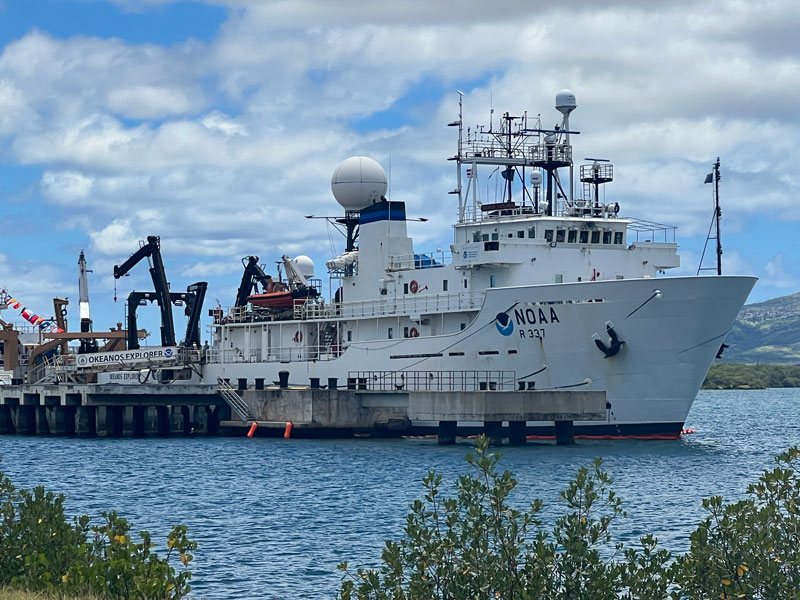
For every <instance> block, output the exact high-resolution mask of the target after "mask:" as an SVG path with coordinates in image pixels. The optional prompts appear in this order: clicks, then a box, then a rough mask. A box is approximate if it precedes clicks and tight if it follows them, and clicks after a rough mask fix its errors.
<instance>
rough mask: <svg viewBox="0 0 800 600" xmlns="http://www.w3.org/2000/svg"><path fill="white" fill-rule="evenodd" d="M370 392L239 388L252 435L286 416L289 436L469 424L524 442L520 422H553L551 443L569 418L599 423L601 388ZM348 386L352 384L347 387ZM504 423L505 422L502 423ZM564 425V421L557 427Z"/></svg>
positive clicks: (444, 438) (443, 434)
mask: <svg viewBox="0 0 800 600" xmlns="http://www.w3.org/2000/svg"><path fill="white" fill-rule="evenodd" d="M488 387H489V386H487V389H486V390H479V391H461V392H450V391H437V390H424V391H422V390H420V391H416V390H414V391H403V390H393V391H385V390H384V391H373V390H365V389H358V385H357V384H356V385H355V386H350V387H349V389H320V388H312V387H308V388H280V387H271V388H268V389H264V390H259V389H248V390H243V391H241V392H240V394H241V397H242V399H243V400H244V402H245V403H246V404H247V406H248V408H249V410H250V413H251V414H252V415H254V416H255V419H254V420H255V422H257V423H258V425H259V429H258V432H259V433H264V432H267V434H270V433H269V432H272V433H271V434H272V435H281V434H282V433H283V431H284V428H285V426H286V423H287V422H289V421H290V422H291V423H292V436H293V437H295V436H296V437H324V436H332V435H338V436H342V435H347V434H348V433H355V434H363V433H368V434H370V435H376V436H380V435H398V434H421V433H432V432H435V433H436V434H437V436H438V443H439V444H442V445H446V444H454V443H455V441H456V436H457V435H458V434H459V432H460V431H461V433H462V435H463V434H465V433H467V431H469V432H470V433H471V432H474V430H475V429H476V426H477V428H478V429H480V430H482V431H483V432H485V433H486V434H487V435H488V436H489V437H490V438H491V439H492V443H493V444H500V443H502V442H503V441H504V440H505V439H508V440H509V443H512V444H524V443H526V441H527V440H526V437H525V435H526V425H525V423H526V421H550V422H552V423H555V425H556V427H557V428H558V429H557V430H558V431H559V432H560V433H561V435H560V436H559V437H558V438H557V440H556V441H557V443H560V444H564V443H573V442H574V438H573V437H572V431H573V430H572V422H573V421H603V420H605V418H606V410H605V404H606V396H605V392H596V391H591V392H588V391H580V392H578V391H563V390H558V391H553V390H541V391H540V390H518V391H501V390H490V389H488ZM353 388H355V389H353ZM251 422H252V421H241V420H239V421H222V422H220V426H221V427H222V428H228V429H229V428H234V427H239V428H244V427H249V425H250V423H251ZM506 424H507V425H506ZM559 424H564V425H559Z"/></svg>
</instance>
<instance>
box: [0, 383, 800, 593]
mask: <svg viewBox="0 0 800 600" xmlns="http://www.w3.org/2000/svg"><path fill="white" fill-rule="evenodd" d="M686 425H687V427H693V428H695V429H696V433H695V434H692V435H687V436H684V437H683V439H681V440H679V441H656V442H653V441H651V442H643V441H579V442H578V444H577V445H575V446H554V445H539V444H529V445H528V446H526V447H506V448H503V449H502V450H501V452H502V454H503V458H502V460H501V463H500V464H501V467H502V468H506V469H509V470H511V471H512V472H513V473H514V474H515V475H516V477H517V479H518V481H519V485H518V487H517V490H516V491H515V493H514V496H513V501H514V503H515V504H517V505H519V506H520V507H526V506H527V505H528V504H529V502H530V501H531V500H532V499H533V498H541V499H542V500H544V502H545V513H546V518H547V520H548V522H549V523H552V521H553V520H554V519H555V516H556V515H557V514H559V513H558V511H559V509H560V508H561V506H560V505H559V503H558V502H557V498H558V494H559V491H560V490H561V489H562V488H563V487H564V485H565V484H566V482H567V481H568V480H569V479H570V477H571V476H573V475H574V473H575V471H576V470H577V469H578V468H579V467H580V466H583V465H588V464H590V463H591V461H592V459H593V458H595V457H600V458H602V459H603V461H604V467H605V469H606V470H607V471H608V472H609V473H610V474H611V476H612V478H613V479H614V489H615V490H616V491H617V493H618V495H619V496H620V497H621V498H622V500H623V502H624V507H625V508H626V510H627V511H628V517H627V518H626V519H624V520H622V521H619V522H618V524H617V525H616V527H615V529H614V535H615V539H617V540H620V541H624V542H625V543H626V544H629V543H635V541H636V539H637V538H638V536H640V535H642V534H645V533H648V532H650V533H654V534H655V535H656V536H657V537H658V538H659V540H660V543H661V545H662V546H664V547H666V548H668V549H670V550H672V551H678V552H680V551H684V550H686V549H687V547H688V536H689V534H690V532H691V531H692V530H693V529H694V528H695V527H696V525H697V523H698V522H699V520H700V519H701V518H702V516H703V511H702V508H701V505H700V501H701V499H702V498H703V497H706V496H710V495H714V494H722V495H723V496H724V497H726V498H727V499H737V498H740V497H742V496H743V495H744V492H745V489H746V487H747V485H748V484H749V483H751V482H753V481H755V480H756V478H757V477H758V475H759V473H761V472H762V471H763V470H765V469H768V468H771V467H772V466H773V464H774V463H773V458H774V456H776V455H777V454H779V453H780V452H782V451H784V450H786V449H787V448H788V447H789V446H791V445H795V444H800V389H790V390H753V391H719V392H717V391H714V392H712V391H703V392H701V393H700V394H699V396H698V398H697V401H696V402H695V404H694V407H693V408H692V411H691V414H690V415H689V419H688V421H687V424H686ZM469 448H470V443H469V442H468V441H465V442H463V443H459V444H456V445H455V446H449V447H441V446H437V445H436V442H435V440H428V439H406V440H403V439H397V440H372V439H352V440H284V439H259V438H253V439H247V438H205V437H204V438H169V439H74V438H57V437H56V438H54V437H46V436H32V437H23V436H0V455H2V463H1V464H0V470H3V471H4V472H5V473H6V474H7V475H9V476H10V477H11V479H12V481H13V482H14V484H15V485H16V486H17V487H32V486H35V485H44V486H46V487H47V488H48V489H50V490H53V491H56V492H61V493H64V494H66V496H67V508H68V510H69V512H71V513H73V514H84V513H85V514H89V515H92V516H93V517H97V518H99V515H100V512H101V511H108V510H117V511H118V512H119V513H120V514H121V515H122V516H124V517H126V518H127V519H129V520H130V521H132V522H133V523H134V529H135V530H139V529H146V530H148V531H150V532H151V533H152V534H153V535H154V540H155V541H159V542H160V543H162V544H163V543H164V540H165V537H166V534H167V532H168V531H169V529H170V526H171V525H172V524H179V523H183V524H185V525H187V526H188V527H189V537H191V538H192V539H196V540H197V541H198V542H199V545H200V546H199V549H198V550H197V552H196V554H195V560H194V561H193V562H192V564H191V569H192V572H193V579H192V586H193V592H192V597H193V598H207V599H218V598H219V599H228V598H287V599H288V598H329V597H333V596H335V593H336V590H337V589H338V584H339V578H340V575H339V573H338V572H337V571H336V565H337V564H338V563H339V562H341V561H343V560H347V561H349V562H350V563H351V565H353V566H369V565H377V564H378V561H379V558H380V553H381V549H382V547H383V541H384V540H385V539H388V538H395V539H396V538H398V537H400V536H401V534H402V529H403V526H404V523H405V516H406V514H407V512H408V505H409V504H410V503H411V502H412V501H413V500H414V499H416V498H421V497H422V495H423V492H422V486H421V483H420V480H421V478H422V476H423V475H425V474H426V473H427V471H429V470H431V469H433V470H436V471H438V472H440V473H442V474H443V475H444V476H445V489H444V492H445V493H446V494H448V495H449V494H450V493H451V492H452V490H453V485H452V484H453V482H454V480H455V478H456V477H457V476H458V475H459V474H461V473H464V472H467V471H468V469H469V467H468V465H467V464H466V463H465V461H464V459H463V457H464V455H465V453H466V452H467V451H468V450H469Z"/></svg>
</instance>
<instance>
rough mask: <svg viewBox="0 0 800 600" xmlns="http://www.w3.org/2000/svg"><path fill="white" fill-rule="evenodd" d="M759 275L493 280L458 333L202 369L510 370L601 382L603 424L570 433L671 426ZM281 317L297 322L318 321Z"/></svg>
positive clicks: (213, 374)
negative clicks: (607, 351) (505, 330)
mask: <svg viewBox="0 0 800 600" xmlns="http://www.w3.org/2000/svg"><path fill="white" fill-rule="evenodd" d="M755 281H756V280H755V278H753V277H740V276H722V277H665V278H657V279H656V278H643V279H628V280H612V281H596V282H581V283H566V284H554V285H533V286H525V287H519V286H517V287H506V288H494V289H489V290H487V291H486V295H485V300H484V303H483V306H482V307H481V309H480V311H479V312H478V314H477V316H476V318H475V319H474V320H473V321H472V322H471V323H470V324H469V325H468V327H467V328H466V329H464V330H463V331H459V332H458V333H452V334H448V335H439V336H431V337H417V338H408V339H399V340H370V341H359V342H353V343H352V344H350V345H349V347H347V348H346V350H345V351H344V352H343V353H342V354H341V356H339V357H338V358H334V359H332V360H293V361H291V362H249V361H240V360H236V361H235V362H230V363H212V364H208V365H206V367H205V370H204V379H207V380H209V381H216V378H217V377H223V378H226V377H227V378H231V379H232V380H235V379H237V378H247V379H250V380H253V379H255V378H264V379H266V380H267V381H268V382H271V381H273V380H277V379H278V372H279V371H288V372H289V373H290V376H289V381H290V382H291V383H295V384H307V383H308V380H309V378H311V377H317V378H320V379H321V380H322V381H323V383H324V382H325V381H326V380H327V378H330V377H336V378H338V379H339V381H340V382H342V383H344V380H345V379H346V378H347V377H348V375H349V374H350V373H352V372H355V371H388V370H391V371H404V370H405V371H412V370H413V371H431V372H439V371H473V370H474V371H505V372H508V371H513V372H514V375H515V379H517V380H522V381H534V382H535V386H536V388H537V389H553V388H566V387H576V388H578V389H587V390H605V391H606V393H607V400H608V402H609V404H610V409H609V410H608V411H607V412H608V414H607V422H606V424H605V425H606V427H605V428H598V427H597V424H591V423H576V427H578V430H577V433H578V434H580V433H581V430H582V429H586V430H587V431H597V432H598V433H599V434H600V435H603V433H602V432H604V431H605V432H608V433H607V434H608V435H614V431H613V430H609V427H611V428H620V429H618V432H619V435H634V436H635V435H636V434H637V432H639V433H640V434H641V435H643V436H648V435H667V436H669V435H671V434H673V433H679V432H680V426H681V425H682V424H683V423H684V422H685V420H686V417H687V415H688V413H689V409H690V408H691V406H692V402H693V401H694V398H695V396H696V394H697V391H698V390H699V389H700V386H701V385H702V382H703V379H704V377H705V375H706V373H707V371H708V368H709V366H710V365H711V363H712V361H713V360H714V357H715V355H716V353H717V351H718V349H719V347H720V345H721V344H722V341H723V339H724V337H725V335H726V334H727V332H728V331H729V330H730V327H731V325H732V323H733V321H734V319H735V318H736V315H737V313H738V311H739V309H740V308H741V306H742V304H743V303H744V302H745V300H746V298H747V295H748V294H749V292H750V290H751V289H752V287H753V285H754V283H755ZM599 300H601V301H599ZM540 309H541V313H540ZM498 313H506V314H508V315H509V317H510V322H511V323H513V330H512V331H511V332H510V334H509V335H503V334H502V333H501V332H500V327H499V326H498V321H497V315H498ZM542 315H543V316H544V319H542V318H541V316H542ZM532 321H535V322H532ZM608 322H610V323H612V324H613V327H614V329H615V331H616V332H617V334H618V335H619V338H620V339H621V340H622V341H624V342H625V344H624V345H623V347H622V349H621V350H620V352H619V353H618V354H617V355H616V356H613V357H610V358H605V357H604V354H603V353H602V352H601V351H600V350H599V349H598V348H597V346H596V345H595V343H594V340H593V338H592V334H598V336H600V338H601V339H603V338H604V337H607V336H606V333H605V329H606V323H608ZM288 325H289V326H292V327H297V329H298V330H303V328H304V327H308V326H313V325H315V323H314V322H313V321H293V322H291V323H289V324H288ZM223 327H225V328H226V329H227V330H228V331H227V335H226V336H225V337H226V339H228V340H231V342H230V343H232V345H236V346H237V347H239V348H243V347H245V343H244V335H245V330H246V328H247V326H246V325H244V324H233V325H225V326H223ZM514 351H516V353H513V352H514ZM462 352H463V355H460V353H462ZM494 352H496V354H495V353H494ZM509 352H512V353H509ZM451 353H455V355H451ZM248 354H249V353H248ZM437 354H440V355H441V356H430V355H437ZM419 355H427V356H425V357H420V356H419ZM400 356H405V357H408V358H397V357H400ZM393 357H394V358H393ZM537 372H538V374H536V375H532V376H530V374H531V373H537ZM587 380H590V382H587ZM542 425H544V424H542ZM629 426H634V427H633V428H631V427H629ZM626 432H627V433H626Z"/></svg>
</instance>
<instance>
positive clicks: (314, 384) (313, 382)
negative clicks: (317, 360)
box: [308, 377, 319, 390]
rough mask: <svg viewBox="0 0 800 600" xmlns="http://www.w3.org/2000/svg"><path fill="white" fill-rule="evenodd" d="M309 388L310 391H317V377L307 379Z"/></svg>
mask: <svg viewBox="0 0 800 600" xmlns="http://www.w3.org/2000/svg"><path fill="white" fill-rule="evenodd" d="M308 382H309V386H308V387H310V388H311V389H312V390H318V389H319V377H309V378H308Z"/></svg>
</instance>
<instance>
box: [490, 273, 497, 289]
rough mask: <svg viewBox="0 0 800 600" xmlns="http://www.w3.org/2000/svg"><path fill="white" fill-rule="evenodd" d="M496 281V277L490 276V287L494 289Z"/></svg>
mask: <svg viewBox="0 0 800 600" xmlns="http://www.w3.org/2000/svg"><path fill="white" fill-rule="evenodd" d="M496 281H497V280H496V279H495V276H494V275H489V287H494V284H495V283H496Z"/></svg>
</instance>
